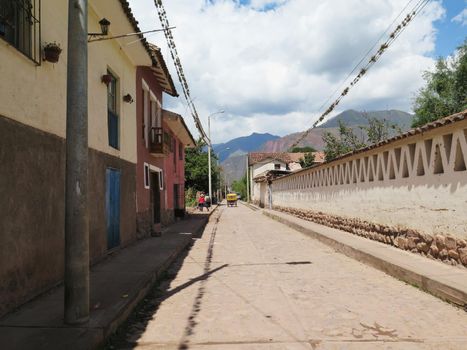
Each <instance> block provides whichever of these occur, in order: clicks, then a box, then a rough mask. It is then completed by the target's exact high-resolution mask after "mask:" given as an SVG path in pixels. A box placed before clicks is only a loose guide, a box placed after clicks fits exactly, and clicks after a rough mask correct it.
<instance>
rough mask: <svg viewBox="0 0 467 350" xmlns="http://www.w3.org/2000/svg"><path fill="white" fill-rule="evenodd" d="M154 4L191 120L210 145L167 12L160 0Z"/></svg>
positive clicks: (156, 0) (155, 0)
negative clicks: (191, 92)
mask: <svg viewBox="0 0 467 350" xmlns="http://www.w3.org/2000/svg"><path fill="white" fill-rule="evenodd" d="M154 4H155V5H156V9H157V13H158V15H159V20H160V22H161V24H162V28H163V31H164V35H165V38H166V40H167V46H168V48H169V51H170V56H171V57H172V60H173V62H174V66H175V70H176V71H177V76H178V81H179V82H180V85H181V87H182V90H183V96H184V97H185V100H186V101H187V104H188V106H189V109H190V113H191V116H192V117H193V120H194V122H195V126H196V128H197V129H198V131H199V133H200V135H201V138H202V139H203V140H204V141H205V142H206V143H207V144H208V145H211V140H210V139H209V137H208V136H207V134H206V132H205V131H204V129H203V125H202V123H201V120H200V118H199V115H198V111H197V110H196V107H195V104H194V103H193V99H192V98H191V95H190V88H189V86H188V82H187V79H186V76H185V72H184V70H183V66H182V62H181V60H180V57H179V55H178V51H177V47H176V45H175V40H174V37H173V34H172V31H171V27H170V24H169V20H168V18H167V12H166V11H165V8H164V5H163V3H162V0H154Z"/></svg>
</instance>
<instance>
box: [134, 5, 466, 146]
mask: <svg viewBox="0 0 467 350" xmlns="http://www.w3.org/2000/svg"><path fill="white" fill-rule="evenodd" d="M130 1H131V4H132V8H133V9H134V11H135V13H136V17H137V19H138V20H139V21H140V25H141V28H142V29H143V30H151V29H154V28H158V25H159V21H158V16H157V13H156V11H155V9H154V5H153V3H152V2H151V1H141V0H130ZM408 1H409V0H177V1H164V4H165V7H166V10H167V13H168V16H169V19H170V24H171V25H174V26H176V30H175V31H174V36H175V39H176V42H177V49H178V52H179V55H180V58H181V60H182V62H183V67H184V71H185V74H186V76H187V79H188V82H189V85H190V90H191V93H192V97H193V98H194V100H195V104H196V108H197V110H198V114H199V115H200V117H201V120H202V122H203V125H206V124H207V116H208V115H210V114H212V113H214V112H216V111H219V110H225V113H224V114H222V115H218V116H216V118H213V120H212V123H211V129H212V133H213V135H212V139H213V142H214V143H220V142H225V141H227V140H229V139H232V138H234V137H239V136H245V135H248V134H251V133H252V132H258V133H264V132H269V133H271V134H276V135H280V136H283V135H286V134H289V133H292V132H297V131H300V130H304V129H306V128H308V127H309V126H310V125H311V124H312V123H313V122H314V121H315V120H316V119H317V118H318V117H319V115H320V114H321V113H322V111H323V109H325V108H326V105H325V103H328V104H329V103H330V102H331V100H330V99H329V96H330V95H331V94H333V92H335V93H334V95H336V93H340V91H342V89H343V88H344V86H345V82H344V81H343V79H345V77H346V76H347V74H348V73H349V72H350V71H351V70H352V67H353V66H354V65H355V63H356V62H358V60H359V59H360V58H361V57H362V55H363V54H365V53H366V52H367V51H368V49H369V46H370V45H372V44H373V43H374V42H375V40H376V39H377V38H378V37H380V35H381V33H382V32H383V31H385V30H386V28H387V26H388V24H390V23H391V22H392V21H393V19H394V18H395V16H397V14H399V13H400V11H401V9H402V8H404V6H405V5H407V2H408ZM415 3H418V0H417V1H416V0H412V2H411V4H412V5H413V6H414V4H415ZM466 7H467V1H466V0H431V1H430V2H429V3H428V5H427V6H426V7H425V9H424V11H423V12H422V13H420V14H419V16H417V18H416V20H415V21H413V22H412V23H411V24H410V27H409V28H408V29H407V30H406V31H404V33H403V34H402V35H401V36H400V37H399V38H398V40H397V42H396V43H395V44H394V45H392V46H391V48H390V50H388V51H387V53H386V54H385V55H384V57H382V59H381V60H379V61H378V64H376V65H375V66H374V67H373V68H372V69H371V71H370V73H369V74H367V75H366V76H365V79H362V81H361V82H360V83H359V84H358V85H356V87H355V88H353V89H352V90H351V92H350V93H349V94H348V95H347V96H346V98H345V99H344V100H343V101H342V102H341V103H340V104H339V106H338V109H336V111H335V113H339V112H341V111H343V110H345V109H356V110H367V111H370V110H381V109H399V110H403V111H407V112H412V106H413V100H414V97H415V95H416V93H417V91H419V89H420V88H421V87H422V86H424V84H425V81H424V80H423V73H424V72H425V71H428V70H432V69H433V67H434V66H435V59H436V58H438V57H439V56H443V57H445V56H448V55H451V54H452V53H453V52H454V50H455V49H456V48H457V47H458V46H459V45H460V44H462V42H463V40H464V38H465V37H466V36H467V10H466ZM464 10H465V11H464ZM463 11H464V12H463ZM461 13H464V15H463V17H462V16H460V14H461ZM453 18H458V21H453ZM148 38H149V40H150V41H152V42H153V43H154V44H156V45H159V46H160V47H161V49H162V52H163V54H164V56H165V58H166V60H167V64H168V66H169V69H170V70H171V74H172V77H173V78H174V80H175V81H177V79H176V72H175V71H174V68H173V63H172V62H171V59H170V55H169V52H168V50H167V48H166V44H165V39H164V37H163V36H162V35H160V34H154V35H152V36H149V37H148ZM351 79H353V77H350V78H349V79H347V84H348V83H349V80H351ZM177 86H178V90H179V93H181V88H180V87H179V85H178V84H177ZM334 95H332V96H334ZM334 97H335V96H334ZM326 101H328V102H326ZM164 104H165V105H166V107H167V108H168V109H170V110H173V111H175V112H177V113H180V114H181V115H183V116H186V117H187V118H186V120H187V123H188V125H189V127H190V129H191V130H193V131H194V129H195V128H194V124H193V122H192V120H191V118H190V117H189V115H188V114H187V110H188V109H187V106H186V102H185V100H184V99H183V98H178V99H171V98H168V97H166V98H165V100H164Z"/></svg>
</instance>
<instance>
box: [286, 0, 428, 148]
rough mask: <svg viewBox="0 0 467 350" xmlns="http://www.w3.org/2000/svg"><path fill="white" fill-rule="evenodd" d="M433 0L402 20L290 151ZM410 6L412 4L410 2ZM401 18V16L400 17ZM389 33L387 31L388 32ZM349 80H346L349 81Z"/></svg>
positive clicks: (424, 0)
mask: <svg viewBox="0 0 467 350" xmlns="http://www.w3.org/2000/svg"><path fill="white" fill-rule="evenodd" d="M430 1H431V0H419V1H418V2H417V3H416V4H415V6H414V7H413V8H412V10H410V12H409V13H408V14H407V15H406V16H405V17H404V19H403V20H402V22H401V23H400V24H399V25H398V26H397V27H396V28H395V29H394V30H393V31H392V32H391V34H390V35H389V37H388V38H387V40H386V41H385V42H384V43H383V44H382V45H381V46H380V47H379V49H378V50H377V51H376V53H374V54H373V55H372V56H371V58H370V59H369V61H368V62H367V63H366V65H365V66H364V67H363V68H361V70H360V72H359V73H358V75H357V76H356V77H355V78H354V79H353V80H352V82H351V83H350V85H349V86H347V87H346V88H345V89H344V90H343V91H342V92H341V94H340V95H339V97H338V98H337V99H336V100H335V101H334V102H333V103H331V105H330V106H329V107H328V108H327V109H326V111H324V113H322V114H321V116H320V117H319V118H318V120H317V121H315V122H314V123H313V126H312V127H311V128H309V129H307V130H306V131H305V132H304V133H303V134H302V135H301V136H300V137H299V138H298V139H297V140H296V141H295V142H294V143H293V144H292V145H291V146H290V149H292V148H293V147H296V146H297V145H298V144H299V143H300V142H301V141H302V140H303V139H305V138H306V137H307V136H308V135H309V133H310V132H311V131H312V130H313V129H315V128H316V127H317V126H318V124H319V123H321V122H322V121H323V120H324V118H325V117H326V116H327V115H328V114H330V113H331V112H332V111H333V110H334V108H336V107H337V105H338V104H339V103H340V101H341V100H342V99H343V98H344V97H345V96H346V95H347V94H348V93H349V91H350V89H352V88H353V87H354V86H355V85H356V84H357V83H358V82H359V81H360V79H361V78H362V77H363V76H364V75H365V74H366V73H367V72H368V70H369V69H370V68H371V67H372V66H373V65H374V64H375V63H376V62H377V61H378V60H379V59H380V58H381V56H382V55H383V54H384V53H385V52H386V51H387V49H388V48H389V47H390V46H391V45H392V44H393V43H394V41H396V39H397V38H398V37H399V36H400V35H401V34H402V32H403V31H404V30H405V29H406V28H407V26H408V25H409V24H410V23H411V22H412V21H413V19H414V18H415V17H417V15H418V14H419V13H420V12H421V11H422V10H423V9H424V8H425V6H426V5H427V4H428V3H429V2H430ZM409 4H410V2H409ZM398 17H399V16H398ZM386 32H387V30H386ZM375 46H376V45H374V46H373V48H374V47H375ZM367 56H368V54H366V55H365V56H364V57H363V59H362V60H361V62H362V61H364V60H365V58H366V57H367ZM355 70H356V69H355V68H354V70H352V72H351V73H350V75H351V74H353V72H355ZM347 79H348V78H346V80H347Z"/></svg>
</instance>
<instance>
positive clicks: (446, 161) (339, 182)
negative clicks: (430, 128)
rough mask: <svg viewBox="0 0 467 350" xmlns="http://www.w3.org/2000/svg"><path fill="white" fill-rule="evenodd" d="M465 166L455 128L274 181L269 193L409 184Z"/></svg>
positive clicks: (466, 156) (464, 141)
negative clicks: (380, 184)
mask: <svg viewBox="0 0 467 350" xmlns="http://www.w3.org/2000/svg"><path fill="white" fill-rule="evenodd" d="M460 124H461V123H460ZM464 124H465V123H462V125H464ZM459 126H460V125H459ZM437 131H441V130H437ZM430 134H432V133H430ZM414 139H419V140H414ZM391 145H392V147H391ZM466 165H467V129H466V128H459V129H458V130H454V131H451V132H449V133H443V134H439V135H433V136H431V137H423V138H421V139H420V135H415V136H413V137H408V138H406V139H403V140H397V141H395V142H393V143H392V144H390V145H389V147H388V145H383V146H381V147H378V148H375V149H371V150H368V151H365V152H362V153H358V154H356V155H354V156H350V157H348V158H344V159H340V160H336V161H334V162H330V163H328V164H323V165H321V166H318V167H313V168H310V169H308V170H305V171H301V172H299V173H297V174H292V175H289V176H286V177H283V178H279V179H276V180H274V181H273V185H272V188H273V192H283V191H285V192H287V191H291V190H306V189H314V188H320V187H331V186H346V185H347V186H353V185H355V184H360V183H367V184H370V183H376V184H377V183H378V182H380V181H391V180H400V179H406V180H407V181H408V182H410V181H411V180H415V179H416V178H420V177H424V176H425V177H427V176H443V175H448V174H451V173H456V172H465V171H466V170H467V167H466Z"/></svg>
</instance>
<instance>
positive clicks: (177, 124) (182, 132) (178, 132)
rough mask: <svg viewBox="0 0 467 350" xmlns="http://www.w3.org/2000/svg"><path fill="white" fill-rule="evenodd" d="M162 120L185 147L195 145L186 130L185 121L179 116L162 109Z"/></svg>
mask: <svg viewBox="0 0 467 350" xmlns="http://www.w3.org/2000/svg"><path fill="white" fill-rule="evenodd" d="M162 119H163V120H164V121H165V122H166V124H167V126H168V127H169V128H170V130H172V132H173V133H174V134H175V136H176V137H177V138H178V139H179V140H180V141H181V142H182V143H183V144H184V145H185V147H194V146H195V145H196V142H195V139H194V138H193V135H191V132H190V130H188V127H187V126H186V124H185V120H184V119H183V117H182V116H181V115H180V114H177V113H174V112H170V111H167V110H165V109H163V110H162Z"/></svg>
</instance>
